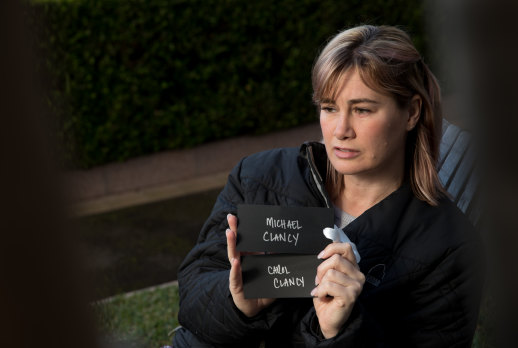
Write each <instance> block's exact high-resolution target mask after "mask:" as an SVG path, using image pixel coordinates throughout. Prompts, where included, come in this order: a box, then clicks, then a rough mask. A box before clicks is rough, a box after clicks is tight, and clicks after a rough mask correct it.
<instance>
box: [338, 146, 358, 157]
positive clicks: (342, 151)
mask: <svg viewBox="0 0 518 348" xmlns="http://www.w3.org/2000/svg"><path fill="white" fill-rule="evenodd" d="M333 151H334V154H335V156H336V157H338V158H341V159H351V158H355V157H357V156H358V155H359V154H360V151H358V150H354V149H348V148H344V147H334V148H333Z"/></svg>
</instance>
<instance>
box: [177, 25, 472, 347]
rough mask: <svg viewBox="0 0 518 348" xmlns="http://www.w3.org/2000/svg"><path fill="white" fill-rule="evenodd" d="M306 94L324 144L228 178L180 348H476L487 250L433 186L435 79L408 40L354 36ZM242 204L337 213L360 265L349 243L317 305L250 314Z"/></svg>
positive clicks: (321, 63) (316, 292)
mask: <svg viewBox="0 0 518 348" xmlns="http://www.w3.org/2000/svg"><path fill="white" fill-rule="evenodd" d="M312 82H313V90H314V95H313V99H314V102H315V104H316V105H317V107H318V108H319V110H320V111H319V112H320V124H321V128H322V135H323V139H324V141H323V142H324V144H320V143H306V144H303V145H302V146H301V148H300V149H276V150H271V151H266V152H262V153H259V154H255V155H252V156H249V157H247V158H244V159H243V160H241V162H240V163H239V164H238V165H237V166H236V167H235V168H234V169H233V171H232V172H231V174H230V176H229V179H228V182H227V184H226V186H225V188H224V189H223V191H222V192H221V194H220V195H219V197H218V199H217V202H216V205H215V207H214V209H213V211H212V213H211V215H210V217H209V219H208V220H207V222H206V223H205V225H204V227H203V229H202V231H201V234H200V236H199V239H198V243H197V245H196V246H195V247H194V248H193V250H192V251H191V252H190V253H189V255H188V256H187V257H186V259H185V261H184V262H183V264H182V266H181V267H180V271H179V279H178V280H179V286H180V312H179V321H180V323H181V324H182V325H183V328H182V329H180V330H179V331H178V332H177V334H176V336H175V339H174V344H175V347H184V346H206V347H211V346H225V347H227V346H236V347H253V346H257V345H258V342H261V341H263V342H265V344H266V346H267V347H270V346H278V347H295V346H301V347H302V346H307V347H349V346H354V347H356V346H430V347H452V346H466V347H468V346H470V345H471V340H472V338H473V333H474V330H475V324H476V319H477V313H478V303H479V290H478V289H480V280H479V277H478V272H477V270H478V266H477V265H478V261H477V260H479V259H480V257H479V255H478V254H477V253H478V250H479V249H478V247H477V245H478V242H477V238H476V232H475V231H474V230H473V227H472V226H471V225H470V223H469V222H468V220H467V219H466V218H465V216H464V215H463V214H462V213H461V212H460V211H459V210H458V209H457V208H456V207H455V206H454V204H452V203H451V202H450V201H449V200H448V198H447V197H446V195H445V193H444V190H443V188H442V187H441V185H440V183H439V180H438V177H437V172H436V169H435V165H436V162H437V157H438V140H439V135H440V133H439V132H440V125H441V119H442V116H441V103H440V91H439V86H438V84H437V81H436V79H435V77H434V76H433V74H432V73H431V72H430V70H429V69H428V67H427V66H426V65H425V64H424V62H423V60H422V58H421V57H420V55H419V53H418V52H417V51H416V49H415V47H414V46H413V45H412V42H411V40H410V38H409V37H408V36H407V34H405V33H404V32H403V31H401V30H400V29H397V28H395V27H388V26H380V27H375V26H360V27H356V28H352V29H349V30H346V31H343V32H341V33H339V34H338V35H336V36H335V37H334V38H333V39H332V40H331V41H330V42H329V43H328V44H327V45H326V47H325V48H324V49H323V51H322V52H321V54H320V56H319V57H318V59H317V61H316V63H315V65H314V68H313V75H312ZM240 203H247V204H268V205H283V206H324V207H334V209H335V221H336V225H337V226H339V227H340V228H342V229H343V231H344V232H345V234H346V235H347V236H348V237H349V238H350V239H351V241H352V242H354V243H355V244H356V246H357V248H358V251H359V253H360V255H361V261H360V263H359V264H358V263H356V259H355V257H354V254H353V252H352V249H351V246H350V245H349V244H348V243H331V244H329V245H328V246H327V247H326V248H325V249H324V250H323V251H322V252H321V253H320V255H319V258H321V259H323V260H324V261H323V262H322V263H321V264H320V266H319V267H318V269H317V277H316V279H315V284H316V286H315V288H314V289H313V291H312V292H311V295H313V299H310V298H308V299H277V300H275V299H255V300H247V299H245V298H244V295H243V287H242V279H241V268H240V267H241V266H240V254H239V252H237V251H236V249H235V245H236V236H237V233H238V229H237V218H236V216H235V214H236V209H237V208H236V207H237V205H238V204H240ZM315 233H321V232H320V231H315Z"/></svg>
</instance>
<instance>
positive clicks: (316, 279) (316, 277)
mask: <svg viewBox="0 0 518 348" xmlns="http://www.w3.org/2000/svg"><path fill="white" fill-rule="evenodd" d="M319 282H320V279H318V276H315V285H318V283H319Z"/></svg>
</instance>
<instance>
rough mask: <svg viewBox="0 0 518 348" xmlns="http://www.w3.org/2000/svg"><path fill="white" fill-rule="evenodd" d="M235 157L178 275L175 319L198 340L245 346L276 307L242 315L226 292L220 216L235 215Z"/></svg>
mask: <svg viewBox="0 0 518 348" xmlns="http://www.w3.org/2000/svg"><path fill="white" fill-rule="evenodd" d="M242 162H243V161H241V162H240V163H239V164H238V165H237V166H236V167H235V168H234V169H233V170H232V172H231V173H230V175H229V178H228V182H227V184H226V186H225V188H224V189H223V191H222V192H221V193H220V194H219V196H218V198H217V201H216V204H215V206H214V208H213V210H212V212H211V215H210V216H209V218H208V220H207V221H206V223H205V224H204V226H203V228H202V231H201V232H200V235H199V238H198V242H197V244H196V246H195V247H194V248H193V249H192V250H191V251H190V252H189V254H188V255H187V257H186V258H185V260H184V261H183V263H182V265H181V266H180V269H179V273H178V283H179V289H180V311H179V314H178V319H179V322H180V324H181V325H182V326H184V327H185V328H187V329H189V330H190V331H191V332H192V333H194V334H195V335H196V336H198V337H199V338H200V339H202V340H204V341H206V342H208V343H211V344H212V345H215V346H225V347H229V346H243V345H242V344H240V342H243V341H244V340H245V339H246V340H247V346H253V345H252V342H253V341H254V340H258V339H259V337H260V336H261V334H262V333H264V332H265V331H268V329H269V328H270V327H271V325H273V323H274V322H275V320H276V318H277V317H278V315H280V311H281V309H280V308H277V306H276V305H275V304H274V305H272V306H271V307H270V308H268V310H265V311H263V312H261V313H259V314H258V315H257V316H256V317H254V318H247V317H246V316H244V315H243V314H242V313H241V312H240V311H239V310H238V309H237V307H236V306H235V305H234V302H233V300H232V297H231V295H230V291H229V283H228V277H229V270H230V263H229V261H228V257H227V244H226V237H225V230H226V229H227V228H228V223H227V220H226V216H227V214H228V213H232V214H236V213H237V204H239V203H242V202H243V188H242V187H241V180H240V171H241V166H242Z"/></svg>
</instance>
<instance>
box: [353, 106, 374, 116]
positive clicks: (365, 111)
mask: <svg viewBox="0 0 518 348" xmlns="http://www.w3.org/2000/svg"><path fill="white" fill-rule="evenodd" d="M354 112H355V113H357V114H359V115H366V114H369V113H370V112H371V110H369V109H365V108H354Z"/></svg>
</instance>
